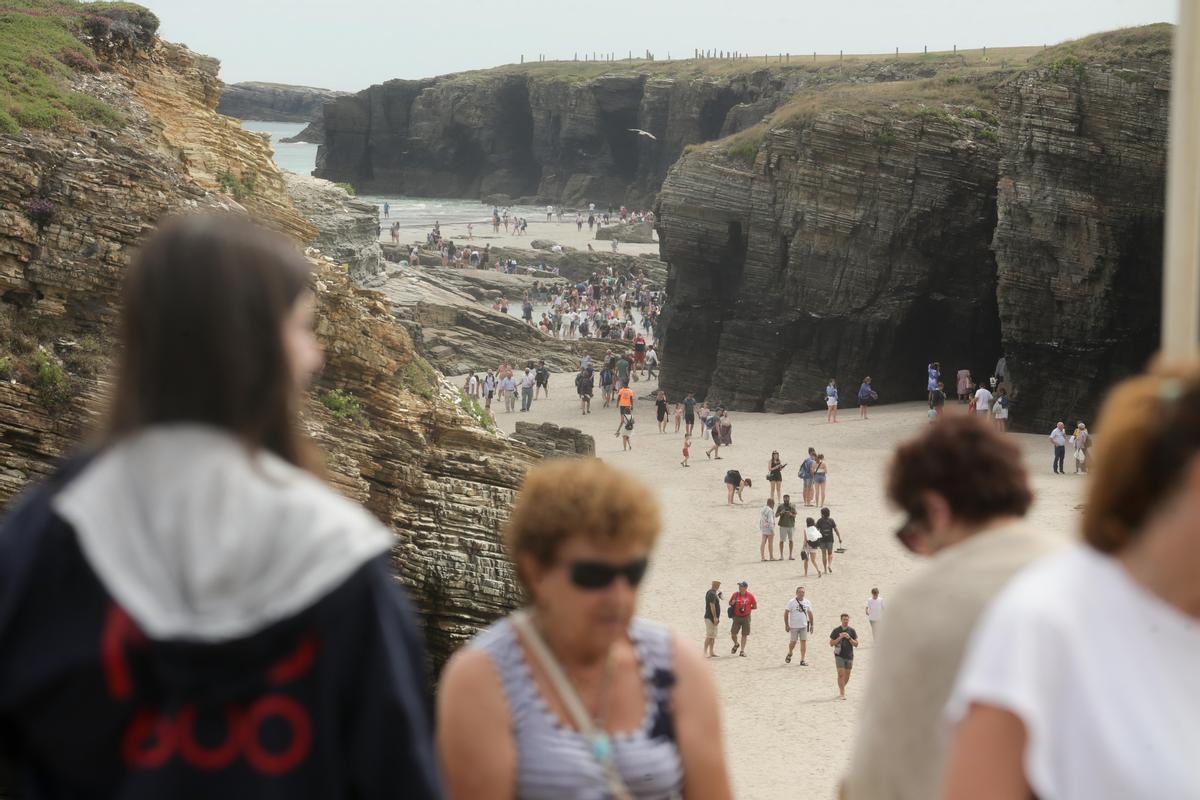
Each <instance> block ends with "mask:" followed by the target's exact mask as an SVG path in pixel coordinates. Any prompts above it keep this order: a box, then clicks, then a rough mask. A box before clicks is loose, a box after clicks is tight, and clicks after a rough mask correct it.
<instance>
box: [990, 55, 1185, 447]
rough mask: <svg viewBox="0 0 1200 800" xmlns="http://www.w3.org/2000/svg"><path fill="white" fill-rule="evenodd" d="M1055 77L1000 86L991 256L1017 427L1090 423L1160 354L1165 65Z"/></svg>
mask: <svg viewBox="0 0 1200 800" xmlns="http://www.w3.org/2000/svg"><path fill="white" fill-rule="evenodd" d="M1165 50H1166V48H1165V46H1163V47H1162V48H1160V50H1159V52H1158V54H1157V55H1150V56H1149V57H1144V58H1123V59H1121V60H1120V61H1119V62H1118V63H1114V64H1104V63H1100V64H1075V63H1066V64H1060V65H1059V66H1057V67H1053V66H1051V67H1045V68H1042V69H1039V70H1034V71H1030V72H1027V73H1025V74H1023V75H1021V76H1020V77H1019V78H1018V79H1017V80H1014V81H1011V82H1010V83H1008V84H1006V85H1005V86H1004V87H1002V89H1001V92H1000V106H1001V109H1002V113H1003V114H1004V120H1005V124H1004V126H1003V128H1002V144H1003V157H1002V158H1001V161H1000V180H999V198H998V218H999V219H998V224H997V226H996V232H995V237H994V239H993V241H992V246H993V248H994V250H995V252H996V266H997V272H998V291H997V296H998V299H999V310H1000V322H1001V329H1002V332H1003V341H1004V350H1005V351H1006V352H1007V354H1008V368H1009V371H1010V373H1011V379H1012V384H1013V386H1014V388H1015V390H1016V392H1017V395H1018V397H1019V400H1020V402H1019V404H1018V405H1017V406H1016V408H1017V409H1019V411H1020V416H1019V417H1017V418H1018V419H1019V420H1020V421H1021V422H1022V424H1023V425H1025V426H1026V427H1032V428H1033V429H1036V430H1041V429H1045V430H1047V431H1048V430H1050V428H1051V427H1053V425H1054V424H1055V423H1056V422H1057V421H1059V420H1065V421H1068V423H1070V424H1073V423H1074V421H1076V420H1077V419H1084V420H1088V421H1090V420H1092V419H1093V417H1094V415H1095V413H1096V411H1097V410H1098V407H1099V403H1100V400H1101V398H1102V395H1103V389H1104V387H1106V386H1109V385H1111V384H1112V383H1114V382H1116V381H1118V380H1120V379H1121V378H1124V377H1126V376H1127V375H1129V374H1130V373H1132V372H1135V371H1137V370H1139V369H1141V368H1142V367H1143V366H1144V365H1145V363H1146V360H1147V358H1148V357H1149V356H1150V354H1151V353H1152V352H1153V351H1154V350H1155V349H1156V348H1157V345H1158V336H1159V321H1160V315H1161V303H1162V241H1163V239H1162V237H1163V200H1164V192H1165V188H1164V174H1165V163H1166V135H1167V105H1168V96H1169V90H1170V63H1169V60H1168V58H1167V53H1166V52H1165Z"/></svg>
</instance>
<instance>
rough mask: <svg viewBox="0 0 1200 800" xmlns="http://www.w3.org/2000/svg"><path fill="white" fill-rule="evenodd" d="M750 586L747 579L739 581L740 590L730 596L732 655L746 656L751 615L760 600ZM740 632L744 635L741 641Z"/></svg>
mask: <svg viewBox="0 0 1200 800" xmlns="http://www.w3.org/2000/svg"><path fill="white" fill-rule="evenodd" d="M749 587H750V584H749V583H747V582H746V581H738V590H737V591H736V592H734V593H733V594H732V595H731V596H730V597H729V608H728V613H729V617H730V619H732V620H733V624H732V625H730V626H729V636H730V638H731V639H732V640H733V649H731V650H730V651H729V653H730V655H732V654H734V653H737V654H738V655H739V656H741V657H742V658H745V657H746V639H747V638H748V637H749V636H750V615H751V614H752V613H753V612H754V609H756V608H758V600H756V599H755V597H754V595H752V594H750V589H749ZM739 633H740V634H741V636H742V639H741V642H740V643H739V642H738V634H739ZM739 650H740V652H739Z"/></svg>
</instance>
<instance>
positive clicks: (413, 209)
mask: <svg viewBox="0 0 1200 800" xmlns="http://www.w3.org/2000/svg"><path fill="white" fill-rule="evenodd" d="M242 127H243V128H245V129H246V130H248V131H256V132H258V133H268V134H270V135H271V148H272V149H273V150H274V153H275V163H276V164H277V165H278V166H279V168H280V169H283V170H287V171H288V172H294V173H296V174H297V175H311V174H312V171H313V169H315V168H316V165H317V146H316V145H315V144H309V143H307V142H291V143H289V142H281V141H280V139H285V138H287V137H290V136H295V135H296V134H298V133H300V131H302V130H304V127H305V126H304V123H302V122H262V121H259V120H243V121H242ZM359 199H360V200H365V201H366V202H368V203H374V204H375V205H376V206H377V207H378V208H379V215H380V217H381V218H382V217H383V204H384V203H387V204H388V217H387V222H386V223H384V227H385V228H386V227H388V226H389V225H391V224H392V223H393V222H399V223H400V227H401V228H414V229H418V230H422V231H424V230H428V229H430V228H432V227H433V225H434V223H436V222H440V223H442V224H443V225H461V224H465V223H467V222H474V223H476V224H480V225H490V224H491V219H492V209H491V206H486V205H484V204H483V203H480V202H479V201H478V200H456V199H449V198H430V197H404V196H402V195H361V196H360V197H359ZM509 213H511V214H513V215H515V216H518V217H525V219H527V220H530V221H533V220H539V219H545V216H544V215H545V213H546V208H545V207H544V206H541V207H534V206H512V207H511V208H510V209H509ZM564 219H566V218H565V217H564ZM571 219H574V216H573V215H572V217H571ZM381 222H382V219H381ZM385 235H386V233H385Z"/></svg>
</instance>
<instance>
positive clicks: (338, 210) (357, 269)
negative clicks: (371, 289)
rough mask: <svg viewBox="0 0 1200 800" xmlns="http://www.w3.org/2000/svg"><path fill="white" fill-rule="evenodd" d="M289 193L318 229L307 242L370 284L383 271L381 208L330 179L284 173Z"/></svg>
mask: <svg viewBox="0 0 1200 800" xmlns="http://www.w3.org/2000/svg"><path fill="white" fill-rule="evenodd" d="M283 178H284V182H285V184H286V186H287V191H288V196H289V197H291V199H292V203H293V204H294V205H295V206H296V210H297V211H298V212H299V213H300V215H301V216H302V217H304V218H305V219H306V220H308V222H309V223H311V224H312V226H313V227H314V228H316V230H317V236H316V237H315V238H314V239H312V240H310V241H309V242H308V244H310V245H312V246H313V247H315V248H317V249H319V250H320V251H321V253H323V254H325V255H328V256H330V257H331V258H333V260H335V261H337V262H338V263H340V264H343V265H345V266H346V269H347V271H348V272H349V274H350V277H351V279H352V280H354V282H355V283H357V284H359V285H366V284H369V283H370V282H371V281H372V280H374V279H376V278H378V277H379V276H381V275H382V274H383V272H384V261H383V249H382V247H380V244H379V210H378V208H377V207H376V206H375V205H374V204H373V203H367V202H364V201H362V200H358V199H356V198H354V197H351V196H350V195H349V194H347V193H346V190H345V189H343V188H342V187H340V186H337V185H335V184H333V183H330V182H329V181H323V180H321V179H320V178H312V177H309V176H307V175H293V174H292V173H290V172H285V173H284V174H283Z"/></svg>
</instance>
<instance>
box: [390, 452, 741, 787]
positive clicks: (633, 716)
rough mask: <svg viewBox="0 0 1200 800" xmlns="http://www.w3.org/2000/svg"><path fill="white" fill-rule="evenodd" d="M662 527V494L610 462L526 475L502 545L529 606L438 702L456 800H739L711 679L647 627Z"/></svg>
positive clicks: (667, 635) (497, 631)
mask: <svg viewBox="0 0 1200 800" xmlns="http://www.w3.org/2000/svg"><path fill="white" fill-rule="evenodd" d="M659 528H660V522H659V514H658V508H657V504H656V503H655V501H654V497H653V495H652V494H651V493H650V491H649V490H648V489H647V488H646V487H645V486H644V485H643V484H642V483H640V482H638V481H636V480H633V479H632V478H630V477H628V476H627V475H624V474H623V473H621V472H619V471H618V470H616V469H614V468H612V467H610V466H608V465H607V464H605V463H604V462H603V461H598V460H596V459H559V460H556V461H550V462H547V463H545V464H543V465H542V466H539V467H537V468H536V469H534V470H533V471H531V472H530V473H529V475H528V476H527V477H526V479H525V484H524V486H523V487H522V488H521V494H520V496H519V497H518V499H517V503H516V506H515V507H514V508H513V513H512V517H511V518H510V519H509V522H508V526H507V529H506V531H505V538H506V544H507V545H508V552H509V554H510V557H511V558H512V559H513V562H514V564H515V566H516V568H517V575H518V578H519V579H520V582H521V586H522V588H523V589H524V594H525V597H527V598H528V599H529V604H528V606H527V607H526V608H524V609H522V610H520V611H517V612H515V613H513V614H510V615H509V616H508V617H505V618H504V619H502V620H500V621H499V622H497V623H496V624H494V625H492V627H490V628H488V629H487V630H486V631H484V632H482V633H480V634H479V635H478V636H476V637H475V638H474V639H472V640H471V643H470V644H469V645H467V646H466V647H464V648H462V649H461V650H459V651H458V652H457V653H456V654H455V655H454V657H453V658H452V659H451V660H450V663H449V665H447V667H446V670H445V672H444V673H443V675H442V680H441V684H440V687H439V691H438V725H437V729H438V750H439V754H440V756H441V759H442V765H443V768H444V770H445V775H446V782H447V785H448V787H449V794H450V796H451V797H452V798H456V799H457V798H463V800H514V799H518V800H520V799H525V798H528V799H533V798H547V799H549V798H614V800H631V799H632V798H637V800H657V799H658V798H671V797H683V798H686V800H727V798H729V797H730V796H731V793H730V789H729V778H728V773H727V770H726V767H725V758H724V755H723V753H722V747H721V724H720V719H719V712H718V707H717V697H716V689H715V687H714V686H713V682H712V677H711V675H710V672H709V670H708V669H707V668H706V667H705V665H704V662H703V661H702V660H701V656H700V654H699V653H696V652H695V651H694V648H693V647H692V646H691V645H690V644H688V643H686V642H683V641H682V640H681V639H680V638H679V637H678V636H676V635H675V634H672V633H671V632H670V631H668V630H667V629H666V628H664V627H663V626H661V625H658V624H656V623H653V622H650V621H649V620H646V619H642V618H641V617H638V616H636V613H635V612H636V610H637V599H638V597H637V590H638V586H639V585H640V584H641V582H642V579H643V578H644V576H645V574H646V570H647V568H648V566H649V558H650V554H651V552H652V550H653V548H654V543H655V541H656V540H657V538H658V532H659ZM404 779H405V776H403V775H400V774H398V775H397V787H398V788H400V789H402V788H403V781H404ZM400 794H401V795H403V794H404V792H403V791H400Z"/></svg>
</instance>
